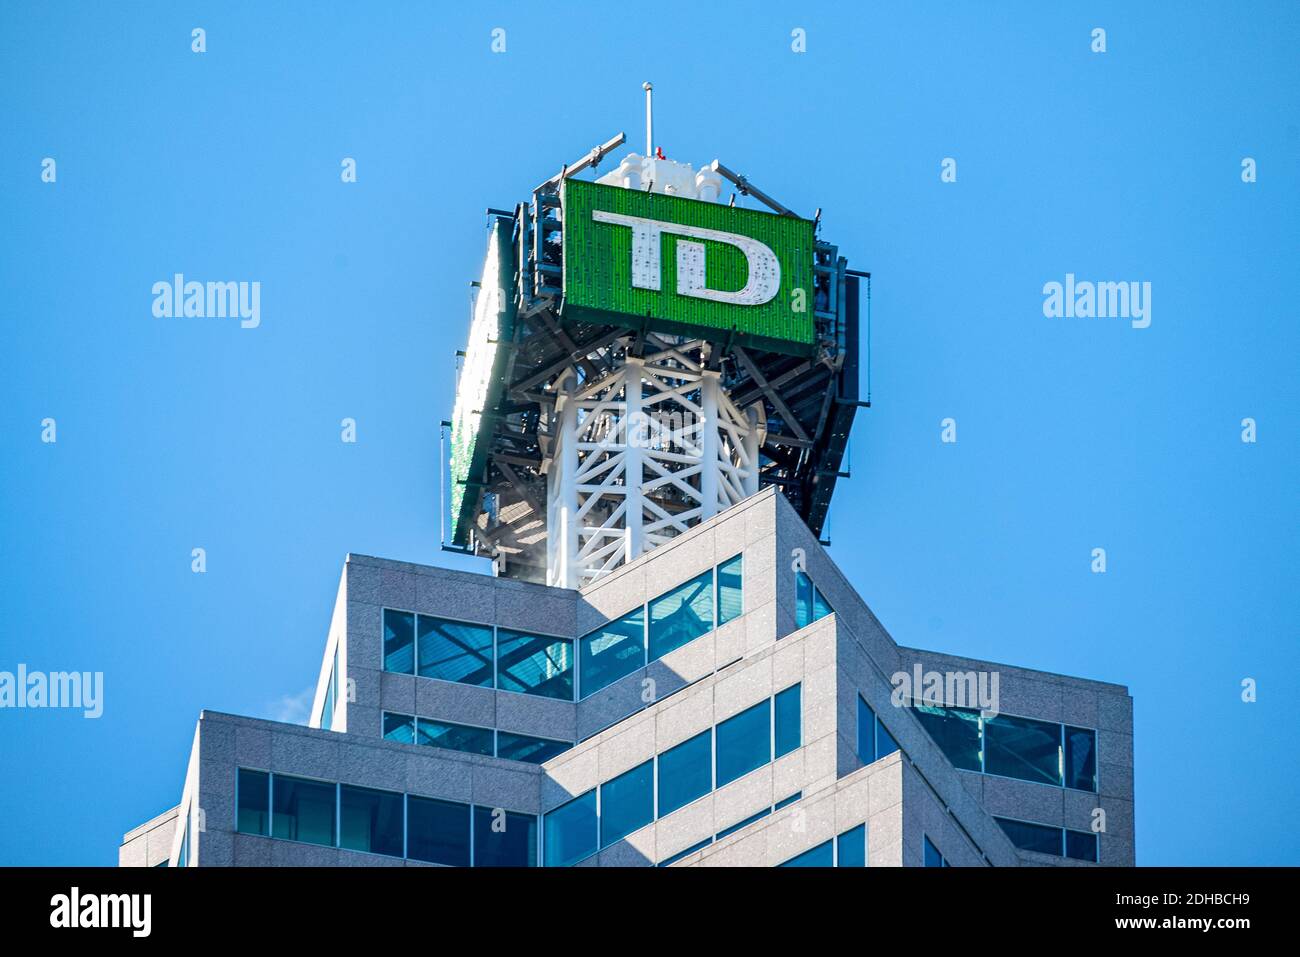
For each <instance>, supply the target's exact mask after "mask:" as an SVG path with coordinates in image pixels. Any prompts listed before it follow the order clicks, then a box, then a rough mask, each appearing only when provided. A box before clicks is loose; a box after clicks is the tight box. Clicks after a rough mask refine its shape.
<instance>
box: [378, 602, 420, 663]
mask: <svg viewBox="0 0 1300 957" xmlns="http://www.w3.org/2000/svg"><path fill="white" fill-rule="evenodd" d="M384 670H385V671H395V672H397V673H399V674H404V675H409V674H414V673H415V616H414V615H412V614H411V613H410V612H409V611H393V610H392V609H390V608H385V609H384Z"/></svg>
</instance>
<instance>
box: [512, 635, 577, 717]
mask: <svg viewBox="0 0 1300 957" xmlns="http://www.w3.org/2000/svg"><path fill="white" fill-rule="evenodd" d="M497 687H498V688H500V689H501V690H502V691H521V692H523V693H524V694H535V695H540V696H542V697H544V698H559V699H561V700H563V701H572V700H573V639H571V638H552V637H550V636H548V635H530V634H525V633H523V632H518V631H506V630H505V629H504V628H502V629H500V630H498V632H497Z"/></svg>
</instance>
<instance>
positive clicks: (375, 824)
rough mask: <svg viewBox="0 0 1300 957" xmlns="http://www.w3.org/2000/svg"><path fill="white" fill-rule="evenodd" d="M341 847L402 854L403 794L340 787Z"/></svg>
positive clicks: (391, 855) (347, 785)
mask: <svg viewBox="0 0 1300 957" xmlns="http://www.w3.org/2000/svg"><path fill="white" fill-rule="evenodd" d="M339 810H340V812H341V814H340V817H339V846H340V847H343V848H346V849H347V850H350V851H368V852H370V853H371V854H387V855H388V856H390V857H401V856H402V853H403V848H402V795H401V794H398V793H397V792H395V791H376V790H374V789H372V788H358V787H353V786H352V785H350V784H343V785H340V787H339Z"/></svg>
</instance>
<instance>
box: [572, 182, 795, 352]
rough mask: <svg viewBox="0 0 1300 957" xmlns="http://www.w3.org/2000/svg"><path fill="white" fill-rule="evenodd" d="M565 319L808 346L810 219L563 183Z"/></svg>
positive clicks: (789, 348) (783, 347) (786, 347)
mask: <svg viewBox="0 0 1300 957" xmlns="http://www.w3.org/2000/svg"><path fill="white" fill-rule="evenodd" d="M563 203H564V319H565V321H569V320H571V319H576V320H579V321H588V322H606V323H611V324H622V325H627V326H630V327H640V326H641V325H643V324H644V325H645V326H646V327H648V328H652V329H664V330H666V331H669V332H679V333H685V334H688V335H690V334H695V335H700V336H702V337H707V338H709V339H714V340H719V339H727V338H728V337H729V336H730V337H734V338H736V339H737V340H738V341H740V342H742V343H751V344H757V345H761V346H763V347H765V348H769V349H774V350H777V351H782V352H793V353H805V352H808V351H809V350H811V348H812V345H813V299H812V292H813V290H812V284H813V244H814V239H813V223H812V222H811V221H810V220H806V219H799V218H798V217H795V216H778V215H776V214H774V213H764V212H759V211H757V210H752V209H734V208H732V207H729V206H723V205H721V204H718V203H708V202H702V201H700V200H695V199H685V198H682V197H680V196H670V195H666V194H663V193H648V192H642V191H640V190H633V189H623V188H621V187H618V186H605V185H602V184H600V183H591V182H587V181H585V180H576V179H570V180H566V181H565V184H564V199H563Z"/></svg>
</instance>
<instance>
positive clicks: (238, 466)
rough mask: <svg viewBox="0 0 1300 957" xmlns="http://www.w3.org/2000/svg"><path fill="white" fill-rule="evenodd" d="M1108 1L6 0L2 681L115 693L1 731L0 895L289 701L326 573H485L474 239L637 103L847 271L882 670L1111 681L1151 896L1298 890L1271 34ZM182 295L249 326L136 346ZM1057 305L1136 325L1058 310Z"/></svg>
mask: <svg viewBox="0 0 1300 957" xmlns="http://www.w3.org/2000/svg"><path fill="white" fill-rule="evenodd" d="M1134 6H1135V5H1131V4H1121V3H1115V4H1105V3H1102V4H1081V3H1079V4H1050V5H1049V4H1040V3H1016V4H999V5H997V6H996V7H993V6H992V5H985V4H953V5H951V6H948V7H939V6H937V5H930V4H924V5H923V4H916V3H910V2H898V3H873V4H870V5H867V4H853V5H848V4H845V5H843V6H842V7H841V6H840V5H830V4H819V5H817V6H816V8H815V10H814V12H811V13H791V12H789V11H788V10H787V9H786V8H785V5H780V4H765V3H747V4H743V5H742V4H735V5H729V4H704V5H702V4H699V3H682V4H664V5H661V7H657V8H656V9H661V8H662V11H663V12H661V13H659V14H657V15H656V16H655V17H654V19H653V21H652V22H650V23H648V24H645V25H639V24H637V23H636V22H635V18H634V17H633V15H632V14H631V12H630V9H625V8H621V7H618V6H617V5H610V4H601V5H599V6H592V7H591V8H590V9H589V10H586V11H584V10H582V9H580V8H577V7H574V8H573V9H572V10H570V11H569V12H566V13H562V14H552V15H549V16H548V15H545V14H543V13H542V12H540V11H541V8H542V7H541V5H538V4H523V3H519V4H499V5H487V4H472V5H469V4H466V5H457V6H455V7H452V6H449V5H443V4H340V5H331V4H320V5H312V6H311V7H305V6H297V5H294V6H292V7H290V5H287V4H285V5H278V6H272V5H263V4H253V3H246V4H171V3H167V4H164V3H148V4H146V3H140V4H129V5H122V8H121V9H110V8H109V7H108V5H98V4H89V3H86V4H39V5H38V4H34V3H27V2H24V3H9V4H5V5H4V6H3V8H2V9H0V104H2V106H3V109H2V114H3V117H4V119H3V122H2V123H0V289H3V296H0V314H2V315H0V337H2V338H0V452H2V455H3V458H2V460H0V466H2V467H0V483H3V495H0V528H2V529H3V538H4V545H5V547H4V548H3V549H0V583H2V584H0V596H3V603H2V605H0V611H2V612H3V614H2V615H0V620H2V621H3V626H2V627H0V670H12V669H13V668H15V667H16V665H17V664H18V663H19V662H22V663H25V664H26V665H27V666H28V667H29V668H31V669H33V670H46V671H56V670H73V669H75V670H84V671H103V672H104V675H105V698H106V701H105V712H104V715H103V717H102V718H100V719H99V720H86V719H83V718H82V717H81V716H80V713H77V712H66V711H56V710H44V711H21V712H20V711H13V710H4V711H0V765H3V767H4V773H3V774H0V864H112V863H115V862H116V848H117V843H118V841H119V840H120V837H121V834H122V833H123V832H124V831H125V830H127V829H128V828H130V827H132V826H134V825H135V824H137V823H140V822H141V821H143V820H145V819H146V818H148V817H150V816H152V815H154V814H156V813H159V812H161V811H163V810H164V809H166V808H167V807H170V806H171V805H172V804H174V803H175V802H176V801H177V800H178V799H179V796H180V789H181V785H182V778H183V774H184V767H185V760H186V756H187V754H188V751H189V747H190V742H191V739H192V736H193V732H194V723H195V721H196V719H197V716H198V713H199V711H200V709H202V708H212V709H217V710H222V711H231V712H236V713H242V714H252V715H259V716H265V717H279V718H290V719H292V718H293V717H295V716H298V717H300V716H301V715H302V713H303V711H304V709H305V704H304V703H303V698H304V695H305V694H307V689H308V687H309V686H311V685H312V684H313V682H314V680H315V675H316V673H317V669H318V666H319V661H320V655H321V651H322V648H323V642H324V640H325V637H326V630H327V626H328V622H329V616H330V611H331V606H332V601H333V596H334V592H335V589H336V587H337V582H338V576H339V573H340V570H341V567H342V562H343V558H344V556H345V555H346V553H347V552H349V551H355V552H362V553H368V554H374V555H380V556H384V557H388V558H395V559H403V560H409V561H416V562H424V563H429V564H439V565H451V566H466V565H471V566H472V567H481V566H480V565H475V564H473V563H472V562H471V561H470V560H467V559H463V558H460V557H458V556H454V555H451V554H448V553H444V552H442V551H440V549H439V543H438V536H439V518H438V501H439V494H440V490H439V477H438V472H439V466H438V423H439V420H441V419H444V418H448V417H449V414H450V411H451V405H452V388H453V381H454V379H453V362H454V358H453V353H454V350H456V349H457V348H460V347H461V346H462V345H463V341H464V338H465V335H466V332H467V328H468V293H469V281H470V280H471V279H474V278H476V277H477V275H478V270H479V267H480V265H481V261H482V256H483V251H484V244H485V241H486V233H485V231H484V217H483V210H484V209H485V208H486V207H488V206H497V207H502V206H504V207H509V206H511V205H513V204H514V203H516V202H518V201H520V200H523V199H525V198H527V196H528V195H529V193H530V191H531V189H532V187H533V186H534V185H536V184H537V183H538V182H540V181H541V180H542V179H544V178H546V177H548V176H550V175H551V174H553V173H555V172H556V171H558V169H559V167H560V165H561V164H562V163H564V162H566V161H570V160H573V159H575V158H577V157H579V156H581V155H582V154H583V153H585V152H586V151H587V150H589V149H590V148H591V147H592V146H593V145H595V144H596V143H598V142H601V141H603V140H605V139H606V138H607V137H609V136H610V135H612V134H613V133H615V132H617V131H619V130H626V131H627V132H628V134H629V138H630V139H631V141H632V142H633V143H634V144H636V145H637V147H638V148H639V147H640V145H641V141H642V138H643V134H642V132H641V130H642V124H643V114H642V93H641V89H640V84H641V82H642V81H643V80H646V79H652V80H653V81H654V83H655V87H656V128H657V134H658V136H657V138H658V140H659V141H660V143H661V144H662V145H663V147H664V149H665V152H666V153H667V155H668V156H669V157H671V158H676V159H682V160H685V161H688V162H692V163H697V164H698V163H701V162H706V161H709V160H712V159H714V158H715V157H717V158H721V159H722V160H723V162H724V163H726V164H727V165H729V166H731V167H732V168H735V169H739V170H740V171H742V172H744V173H745V174H747V175H749V176H750V177H752V178H753V180H754V181H755V182H756V183H758V184H759V185H760V186H761V187H762V188H764V189H766V190H768V191H769V192H771V193H772V194H773V195H775V196H776V197H778V198H779V199H780V200H781V201H782V202H783V203H785V204H786V205H788V206H790V207H792V208H794V209H796V210H798V211H800V212H802V213H804V214H805V215H811V213H812V211H813V210H814V209H815V208H817V207H822V209H823V211H824V212H823V230H822V233H823V235H824V236H825V237H826V238H828V239H831V240H832V241H834V242H837V243H838V244H839V245H840V247H841V249H842V251H843V252H844V254H846V255H847V256H848V257H849V258H850V262H851V264H852V265H853V266H855V267H857V268H861V269H867V270H870V271H871V272H872V273H873V275H874V285H873V303H872V307H873V318H874V341H873V383H872V384H873V400H874V407H873V408H872V409H871V410H869V411H866V412H864V413H861V414H860V415H859V417H858V420H857V424H856V426H855V429H854V433H853V438H852V445H851V466H852V471H853V478H852V480H851V481H848V482H844V483H841V485H840V486H839V488H838V490H837V492H836V499H835V501H834V504H833V505H832V509H831V516H830V524H829V530H828V531H829V535H830V537H831V539H832V542H833V545H832V548H831V554H832V555H833V557H834V558H835V559H836V561H837V562H839V563H840V565H841V567H842V568H843V569H844V570H845V572H846V574H847V575H848V577H849V578H850V580H851V581H853V582H854V583H855V585H856V586H857V588H858V589H859V591H860V592H861V593H862V595H863V596H864V597H865V599H866V600H867V601H868V603H869V604H871V606H872V607H873V609H874V610H875V611H876V613H877V614H878V615H879V616H880V618H881V620H882V621H883V622H884V623H885V625H886V627H887V628H889V629H890V631H891V632H892V634H893V635H894V637H895V638H896V639H897V640H898V641H899V642H900V643H902V644H906V645H913V646H919V647H923V648H936V649H942V650H945V651H951V652H954V653H959V654H965V655H970V656H973V657H978V658H986V659H991V660H994V661H1002V662H1010V663H1015V664H1020V665H1025V666H1029V667H1037V668H1043V669H1046V670H1050V671H1057V672H1064V673H1069V674H1076V675H1081V676H1085V677H1094V678H1099V679H1103V680H1108V681H1116V682H1120V683H1124V684H1127V685H1128V686H1129V688H1130V690H1131V693H1132V694H1133V696H1134V699H1135V715H1136V796H1137V842H1138V843H1137V853H1138V860H1139V862H1140V863H1142V864H1153V865H1154V864H1178V865H1187V864H1300V830H1298V829H1297V828H1296V827H1295V826H1294V821H1293V817H1294V814H1293V812H1294V810H1295V808H1296V806H1297V803H1298V800H1300V795H1298V793H1297V792H1298V791H1300V770H1297V768H1298V767H1300V765H1298V764H1297V761H1296V744H1295V742H1296V735H1297V732H1298V731H1300V721H1297V718H1296V709H1295V707H1294V705H1293V704H1292V703H1291V702H1290V700H1289V699H1290V698H1291V697H1292V696H1293V693H1294V691H1293V689H1294V683H1295V680H1296V675H1297V673H1298V670H1300V652H1298V651H1297V647H1298V646H1297V639H1298V637H1300V635H1298V634H1297V620H1298V617H1300V616H1298V615H1297V611H1298V610H1300V609H1298V607H1297V605H1298V604H1300V603H1298V601H1297V586H1296V567H1297V548H1296V542H1295V539H1296V530H1297V527H1300V522H1298V521H1297V519H1298V517H1300V515H1298V511H1300V509H1298V508H1297V487H1298V485H1300V483H1298V482H1297V478H1298V476H1300V469H1298V468H1297V466H1298V465H1300V456H1298V454H1297V443H1296V429H1295V423H1296V421H1297V416H1298V415H1300V408H1298V405H1300V403H1298V401H1297V399H1298V396H1297V392H1298V389H1297V375H1296V366H1297V362H1296V357H1297V354H1298V347H1300V337H1298V336H1297V333H1296V318H1297V317H1296V309H1295V302H1296V300H1295V288H1296V277H1297V269H1296V264H1295V255H1296V239H1297V235H1300V228H1298V227H1300V214H1298V213H1300V201H1298V200H1300V196H1298V195H1297V174H1298V173H1300V169H1298V168H1297V166H1298V163H1297V157H1300V125H1298V124H1300V121H1298V120H1297V116H1300V110H1298V109H1297V106H1298V105H1300V104H1298V103H1297V99H1298V92H1297V91H1300V58H1297V57H1296V56H1295V51H1296V48H1297V40H1298V39H1300V7H1298V6H1297V5H1295V4H1294V3H1284V2H1279V3H1258V4H1250V5H1248V6H1242V5H1237V4H1226V3H1224V4H1213V5H1211V4H1178V5H1173V4H1145V5H1140V8H1139V9H1134ZM267 7H270V8H267ZM194 27H203V28H204V29H206V31H207V52H206V53H203V54H195V53H193V52H191V49H190V44H191V34H190V31H191V29H192V28H194ZM495 27H502V28H504V29H505V30H506V52H505V53H502V54H494V53H492V52H491V50H490V43H491V31H492V29H493V28H495ZM1094 27H1103V28H1105V29H1106V31H1107V51H1106V52H1105V53H1104V54H1096V53H1093V52H1091V51H1090V33H1091V31H1092V29H1093V28H1094ZM795 28H803V29H804V30H806V32H807V52H806V53H803V54H796V53H794V52H792V51H791V48H790V44H791V30H793V29H795ZM45 157H52V158H54V159H55V161H56V163H57V180H56V182H54V183H44V182H42V181H41V162H42V159H43V158H45ZM343 157H353V158H355V159H356V161H357V172H358V182H357V183H355V184H348V185H345V184H342V183H341V182H340V176H339V172H340V162H341V160H342V158H343ZM945 157H953V158H955V159H956V160H957V164H958V165H957V170H958V177H957V182H955V183H941V182H940V176H939V173H940V162H941V161H942V160H943V158H945ZM1244 157H1253V158H1254V159H1255V160H1256V161H1257V164H1258V181H1257V182H1255V183H1253V184H1246V183H1243V182H1242V180H1241V162H1242V159H1243V158H1244ZM176 272H182V273H185V274H186V275H187V276H190V277H191V278H196V279H200V280H245V281H259V282H260V283H261V285H262V300H261V316H262V319H261V325H260V327H258V328H257V329H241V328H239V325H238V323H237V322H236V321H232V320H225V321H222V320H213V321H200V320H190V321H185V320H179V319H155V318H154V317H153V316H152V314H151V305H152V295H151V292H150V290H151V287H152V285H153V283H154V282H156V281H159V280H169V279H170V277H171V276H172V275H173V274H174V273H176ZM1067 272H1073V273H1075V274H1076V275H1077V276H1078V277H1079V278H1080V279H1093V280H1116V281H1118V280H1133V281H1145V282H1150V283H1151V284H1152V322H1151V326H1150V328H1147V329H1141V330H1138V329H1133V328H1131V327H1130V326H1129V324H1128V323H1126V322H1124V321H1122V320H1114V319H1048V318H1045V317H1044V315H1043V311H1042V303H1043V294H1042V287H1043V285H1044V283H1047V282H1050V281H1062V280H1063V279H1064V276H1065V274H1066V273H1067ZM949 416H950V417H952V418H954V419H956V421H957V427H958V441H957V443H956V444H954V445H945V444H942V443H941V442H940V441H939V432H940V429H939V423H940V420H941V419H943V418H945V417H949ZM1248 416H1249V417H1253V418H1254V419H1255V420H1256V421H1257V423H1258V441H1257V442H1256V443H1254V444H1245V443H1243V442H1242V441H1241V439H1240V433H1241V425H1240V423H1241V420H1242V419H1243V418H1245V417H1248ZM46 417H53V418H54V419H55V420H56V421H57V430H58V431H57V437H58V441H57V443H55V444H52V445H51V444H46V443H43V442H42V441H41V421H42V420H43V419H44V418H46ZM344 417H353V418H355V419H356V421H357V427H358V441H357V443H356V444H354V445H347V444H344V443H342V442H341V441H340V439H339V422H340V420H341V419H342V418H344ZM195 547H202V548H205V549H206V551H207V562H208V570H207V572H206V574H203V575H196V574H193V573H191V571H190V561H191V559H190V554H191V549H193V548H195ZM1095 547H1103V548H1105V549H1106V551H1107V556H1108V570H1107V572H1106V573H1105V574H1104V575H1097V574H1093V573H1092V572H1091V571H1090V561H1091V556H1090V553H1091V550H1092V549H1093V548H1095ZM1246 677H1250V678H1254V679H1256V680H1257V682H1258V689H1259V690H1258V701H1257V702H1255V703H1253V704H1246V703H1243V702H1242V701H1241V697H1240V690H1241V681H1242V679H1243V678H1246Z"/></svg>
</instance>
